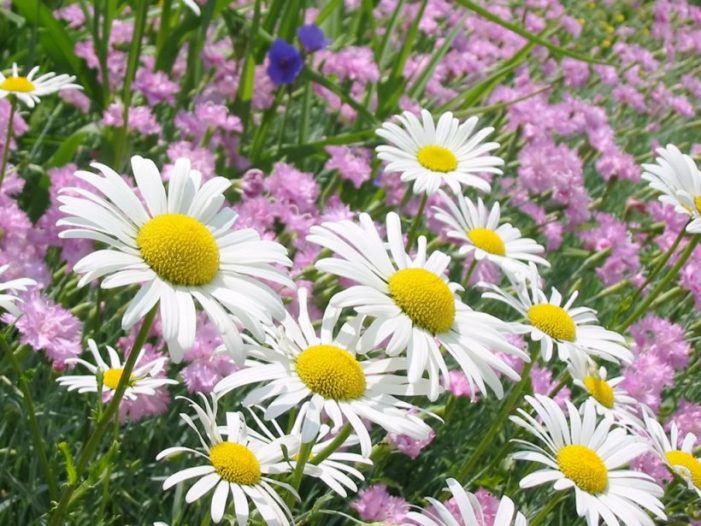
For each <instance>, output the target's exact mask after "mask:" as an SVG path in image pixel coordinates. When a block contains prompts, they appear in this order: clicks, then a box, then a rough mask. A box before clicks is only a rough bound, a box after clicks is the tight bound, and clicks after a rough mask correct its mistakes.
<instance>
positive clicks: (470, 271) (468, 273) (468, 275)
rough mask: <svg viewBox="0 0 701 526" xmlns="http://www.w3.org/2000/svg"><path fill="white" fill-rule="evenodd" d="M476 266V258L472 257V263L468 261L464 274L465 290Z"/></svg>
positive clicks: (468, 286)
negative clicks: (468, 266)
mask: <svg viewBox="0 0 701 526" xmlns="http://www.w3.org/2000/svg"><path fill="white" fill-rule="evenodd" d="M476 266H477V258H475V257H473V259H472V263H470V268H468V269H467V274H466V275H465V281H464V285H463V286H464V287H465V290H467V289H469V288H470V278H471V277H472V273H473V272H474V271H475V267H476Z"/></svg>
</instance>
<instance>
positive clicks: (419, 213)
mask: <svg viewBox="0 0 701 526" xmlns="http://www.w3.org/2000/svg"><path fill="white" fill-rule="evenodd" d="M426 203H428V194H423V195H422V196H421V203H420V204H419V210H418V211H417V212H416V217H414V222H413V223H412V224H411V228H410V229H409V235H408V236H407V239H406V250H407V251H408V250H409V249H410V248H411V247H412V245H413V244H414V241H416V232H417V230H418V229H419V224H420V223H421V220H422V219H423V215H424V210H426Z"/></svg>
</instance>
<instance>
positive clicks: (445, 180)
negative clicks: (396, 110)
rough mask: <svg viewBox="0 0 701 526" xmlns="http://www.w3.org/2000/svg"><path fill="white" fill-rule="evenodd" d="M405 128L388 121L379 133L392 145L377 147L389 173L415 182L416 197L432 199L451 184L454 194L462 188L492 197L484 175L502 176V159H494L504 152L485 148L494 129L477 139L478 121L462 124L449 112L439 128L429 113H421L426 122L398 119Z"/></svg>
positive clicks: (409, 117) (407, 115)
mask: <svg viewBox="0 0 701 526" xmlns="http://www.w3.org/2000/svg"><path fill="white" fill-rule="evenodd" d="M397 119H398V120H399V122H400V124H401V125H402V126H401V127H400V126H398V125H397V124H394V123H393V122H391V121H388V122H385V123H384V124H383V125H382V127H381V128H379V129H378V130H377V131H376V133H377V135H379V136H380V137H382V138H383V139H385V140H387V141H388V142H389V143H390V144H391V146H387V145H380V146H378V147H377V152H378V155H377V156H378V157H379V158H380V159H382V160H383V161H387V162H388V164H387V166H386V167H385V171H387V172H401V174H402V176H401V178H402V181H404V182H411V181H414V193H415V194H419V193H425V194H427V195H431V194H433V193H435V192H436V191H437V190H438V188H440V187H441V186H442V185H443V184H446V185H447V186H449V187H450V189H451V190H452V191H453V192H454V193H455V194H459V193H460V188H461V186H468V187H475V188H477V189H479V190H482V191H483V192H489V190H490V188H491V187H490V185H489V183H488V182H487V181H486V180H484V179H483V178H482V177H479V176H478V175H476V174H479V173H484V172H488V173H493V174H500V173H502V172H501V170H500V169H499V168H497V167H498V166H501V165H503V164H504V160H503V159H501V158H500V157H495V156H493V155H489V152H491V151H492V150H496V149H497V148H499V144H498V143H496V142H487V143H483V142H482V141H484V139H485V138H486V137H487V136H488V135H489V134H491V133H492V132H493V131H494V128H484V129H482V130H480V131H478V132H477V133H475V134H474V135H473V132H474V131H475V127H476V126H477V121H478V119H477V117H470V118H469V119H467V120H466V121H465V122H463V123H462V124H461V123H460V121H459V120H458V119H456V118H454V117H453V114H452V113H450V112H448V113H444V114H443V115H441V117H440V119H439V120H438V124H437V125H436V124H434V122H433V117H431V114H430V113H429V112H428V111H427V110H421V121H419V119H418V118H416V116H415V115H414V114H413V113H411V112H408V111H405V112H404V113H402V114H401V115H398V116H397Z"/></svg>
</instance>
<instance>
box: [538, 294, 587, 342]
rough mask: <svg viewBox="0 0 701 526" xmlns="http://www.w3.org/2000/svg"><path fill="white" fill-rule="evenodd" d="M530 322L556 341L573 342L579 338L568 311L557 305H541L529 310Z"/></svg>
mask: <svg viewBox="0 0 701 526" xmlns="http://www.w3.org/2000/svg"><path fill="white" fill-rule="evenodd" d="M528 321H530V322H531V323H532V324H533V325H534V326H535V327H536V328H537V329H540V330H541V331H543V332H544V333H545V334H547V335H548V336H550V337H551V338H555V339H556V340H566V341H568V342H573V341H574V340H575V338H576V336H577V326H576V325H575V323H574V320H573V319H572V317H571V316H570V315H569V314H567V311H566V310H565V309H563V308H562V307H558V306H557V305H551V304H550V303H541V304H539V305H533V306H532V307H531V308H530V309H528Z"/></svg>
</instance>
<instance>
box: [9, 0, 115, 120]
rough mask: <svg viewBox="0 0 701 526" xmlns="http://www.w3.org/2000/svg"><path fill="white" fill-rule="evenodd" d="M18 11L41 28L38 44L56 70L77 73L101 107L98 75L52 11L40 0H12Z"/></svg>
mask: <svg viewBox="0 0 701 526" xmlns="http://www.w3.org/2000/svg"><path fill="white" fill-rule="evenodd" d="M13 4H14V6H15V7H16V8H17V11H18V12H19V14H20V15H22V16H23V17H24V18H25V19H26V20H27V21H28V22H29V23H30V24H36V25H37V28H38V38H39V43H40V44H41V47H42V49H43V51H44V52H45V53H46V54H47V55H48V56H49V57H50V58H51V60H52V62H53V63H54V64H55V66H56V68H57V70H59V71H57V73H70V74H72V75H75V76H76V78H77V81H78V84H80V85H81V86H82V87H83V89H84V90H85V92H86V94H87V95H88V96H89V97H90V99H91V100H92V101H94V102H95V104H97V106H98V109H102V102H103V100H102V99H103V97H102V88H101V86H100V84H99V83H98V82H97V75H96V74H95V72H94V71H92V70H90V69H89V68H88V67H87V65H86V64H85V62H83V61H82V60H81V59H80V58H78V56H77V55H76V54H75V52H74V51H73V40H72V39H71V37H70V36H69V35H68V33H67V32H66V30H65V29H64V27H63V26H62V25H61V23H60V22H58V20H57V19H56V18H54V15H53V13H52V12H51V10H50V9H49V8H48V7H47V6H46V5H44V3H43V2H41V1H38V0H13Z"/></svg>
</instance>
